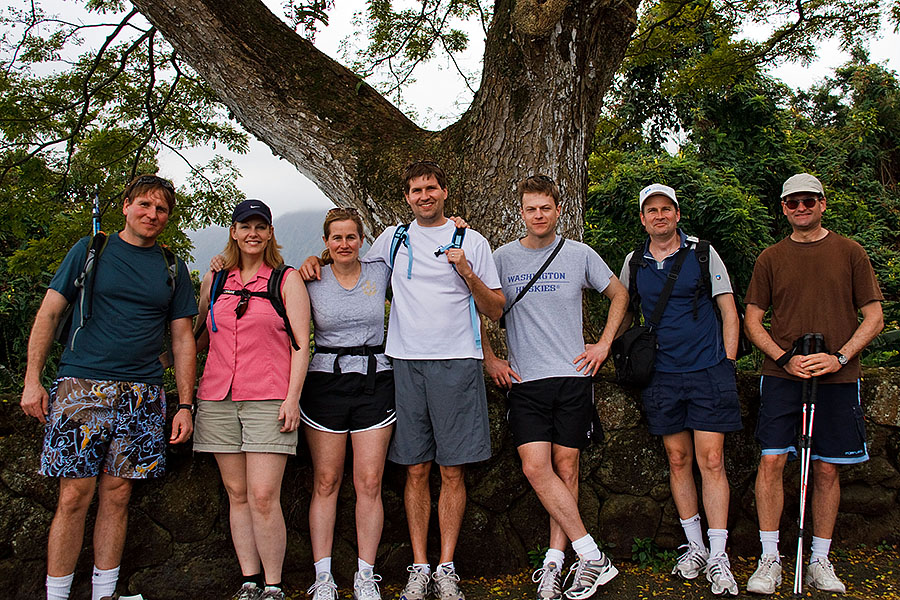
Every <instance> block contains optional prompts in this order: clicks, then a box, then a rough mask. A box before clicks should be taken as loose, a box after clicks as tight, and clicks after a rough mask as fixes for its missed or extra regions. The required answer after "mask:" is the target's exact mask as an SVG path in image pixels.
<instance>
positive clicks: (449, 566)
mask: <svg viewBox="0 0 900 600" xmlns="http://www.w3.org/2000/svg"><path fill="white" fill-rule="evenodd" d="M442 570H443V571H444V572H445V573H450V572H451V571H452V572H453V573H455V572H456V565H454V564H453V561H452V560H451V561H448V562H443V563H439V564H438V566H436V567H435V568H434V571H435V572H436V573H440V572H441V571H442Z"/></svg>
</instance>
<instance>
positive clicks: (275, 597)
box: [259, 588, 284, 600]
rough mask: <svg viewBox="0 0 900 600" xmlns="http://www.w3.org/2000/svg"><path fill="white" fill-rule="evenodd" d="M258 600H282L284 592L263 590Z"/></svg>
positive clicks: (276, 589) (273, 589) (279, 589)
mask: <svg viewBox="0 0 900 600" xmlns="http://www.w3.org/2000/svg"><path fill="white" fill-rule="evenodd" d="M259 600H284V592H283V591H281V588H271V589H266V590H263V593H262V596H260V597H259Z"/></svg>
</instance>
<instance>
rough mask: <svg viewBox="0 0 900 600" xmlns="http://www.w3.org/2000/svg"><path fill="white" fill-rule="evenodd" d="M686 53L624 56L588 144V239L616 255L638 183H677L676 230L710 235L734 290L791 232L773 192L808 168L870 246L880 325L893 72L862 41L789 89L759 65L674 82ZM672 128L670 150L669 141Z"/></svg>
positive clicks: (887, 263)
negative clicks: (808, 86)
mask: <svg viewBox="0 0 900 600" xmlns="http://www.w3.org/2000/svg"><path fill="white" fill-rule="evenodd" d="M676 54H678V53H676ZM682 56H685V57H688V56H689V53H687V52H685V53H682ZM692 60H693V59H691V58H685V59H684V60H683V61H682V63H680V64H679V63H678V61H673V60H671V57H670V60H665V61H660V62H658V63H649V64H648V63H646V62H644V61H643V60H641V61H631V62H629V63H628V64H626V65H625V68H624V69H623V73H622V77H621V78H620V80H619V82H618V84H617V89H616V93H615V101H614V102H613V103H611V105H610V109H609V111H608V114H607V118H606V119H604V121H603V122H601V124H600V126H599V127H598V133H597V137H596V139H595V144H596V149H595V152H594V153H593V155H592V157H591V165H590V166H591V180H592V185H591V191H590V194H589V196H588V206H587V211H586V227H585V239H586V241H587V242H589V243H591V244H592V245H593V246H594V247H596V248H597V249H598V250H599V251H600V252H601V254H602V255H603V256H606V257H609V258H610V260H611V261H612V262H613V263H616V266H617V267H618V266H619V265H621V261H622V258H623V257H624V255H625V253H626V252H628V251H629V250H631V249H632V248H633V247H634V245H635V243H636V241H637V240H639V239H641V237H642V236H643V235H644V232H643V231H642V229H641V226H640V221H639V220H638V208H637V195H638V191H639V190H640V189H641V188H642V187H644V186H645V185H647V184H648V183H651V182H661V183H665V184H667V185H671V186H672V187H674V188H675V189H676V191H677V192H678V194H679V198H680V200H681V207H682V226H683V228H684V230H685V231H687V232H689V233H691V234H694V235H697V236H699V237H701V238H705V239H709V240H711V241H712V243H713V245H714V246H715V247H716V248H717V249H718V250H719V252H720V254H721V255H722V257H723V259H724V260H725V263H726V265H727V266H728V267H729V270H730V272H731V275H732V279H733V281H734V282H735V284H736V287H737V290H738V291H739V292H742V291H743V290H745V289H746V285H747V283H748V281H749V278H750V275H751V273H752V268H753V264H754V262H755V259H756V256H757V255H758V254H759V252H760V251H761V250H762V249H763V248H764V247H766V246H767V245H769V244H771V243H773V242H774V241H777V240H778V239H781V238H782V237H784V236H785V235H787V234H788V233H789V227H788V225H787V222H786V220H785V219H784V217H783V215H782V212H781V205H780V192H781V184H782V182H783V181H784V180H785V179H786V178H787V177H789V176H790V175H792V174H794V173H798V172H804V171H806V172H810V173H813V174H815V175H817V176H818V177H819V178H820V179H821V180H822V182H823V184H824V185H825V190H826V197H827V199H828V205H827V210H826V213H825V217H824V225H825V227H826V228H828V229H831V230H833V231H836V232H838V233H840V234H842V235H845V236H848V237H851V238H853V239H855V240H856V241H858V242H859V243H860V244H862V245H863V247H865V249H866V250H867V251H868V253H869V256H870V257H871V260H872V264H873V266H874V268H875V271H876V273H877V275H878V278H879V281H880V282H881V286H882V290H883V292H884V294H885V298H886V302H885V321H886V330H891V329H896V328H897V327H898V321H900V305H898V303H897V301H898V299H900V296H898V292H900V287H898V282H900V260H898V250H900V189H898V187H897V181H898V178H900V82H898V80H897V75H896V73H894V72H891V71H889V70H887V69H886V68H884V67H883V66H880V65H877V64H872V63H870V62H869V61H868V58H867V56H866V54H865V52H863V51H862V50H856V51H854V55H853V59H852V60H851V61H850V62H849V63H847V64H846V65H844V66H843V67H841V68H839V69H837V70H836V72H835V74H834V76H833V77H830V78H828V79H827V80H825V81H823V82H821V83H820V84H819V85H817V86H815V87H814V88H813V89H812V90H810V91H808V92H793V91H792V90H790V89H789V88H788V87H787V86H785V85H784V84H782V83H780V82H778V81H776V80H774V79H772V78H770V77H768V76H766V75H765V74H764V73H763V72H761V71H760V70H759V69H758V68H755V67H754V68H749V69H742V70H733V71H732V72H731V75H730V76H729V77H728V79H727V81H725V83H724V84H723V85H715V86H710V87H703V86H700V87H692V86H679V85H671V84H670V82H669V79H677V78H678V77H679V75H678V73H677V69H678V68H679V67H683V66H686V65H689V64H691V63H692ZM671 69H675V71H671V73H672V75H671V76H670V74H669V73H670V71H669V70H671ZM720 83H721V82H720ZM642 85H646V86H647V87H643V88H641V87H640V86H642ZM636 89H640V90H641V93H640V94H637V93H635V90H636ZM648 106H651V107H654V109H653V110H648ZM679 136H680V138H681V143H680V144H679V145H678V147H677V148H675V149H674V150H673V149H672V148H671V146H673V145H674V144H673V142H672V141H671V140H672V139H673V138H677V137H679ZM886 339H887V340H889V339H890V338H889V337H888V338H886ZM885 344H886V345H885ZM896 354H897V353H896V351H894V350H892V349H891V345H890V344H888V343H887V342H886V341H885V340H881V341H880V343H879V344H877V345H876V350H875V352H874V353H872V355H871V356H870V357H869V358H870V360H872V361H875V362H883V361H884V360H886V359H891V358H892V357H893V356H895V355H896Z"/></svg>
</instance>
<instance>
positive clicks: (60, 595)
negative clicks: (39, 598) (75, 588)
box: [47, 573, 75, 600]
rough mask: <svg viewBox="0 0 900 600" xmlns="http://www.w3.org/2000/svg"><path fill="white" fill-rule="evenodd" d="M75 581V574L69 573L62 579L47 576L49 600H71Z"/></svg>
mask: <svg viewBox="0 0 900 600" xmlns="http://www.w3.org/2000/svg"><path fill="white" fill-rule="evenodd" d="M73 579H75V573H69V574H68V575H63V576H62V577H51V576H50V575H47V600H69V592H70V591H72V580H73Z"/></svg>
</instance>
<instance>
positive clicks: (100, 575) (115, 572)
mask: <svg viewBox="0 0 900 600" xmlns="http://www.w3.org/2000/svg"><path fill="white" fill-rule="evenodd" d="M118 581H119V567H114V568H112V569H106V570H103V569H98V568H97V565H94V574H93V575H92V576H91V584H92V587H91V600H100V598H102V597H104V596H112V595H113V594H114V593H115V591H116V583H117V582H118Z"/></svg>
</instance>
